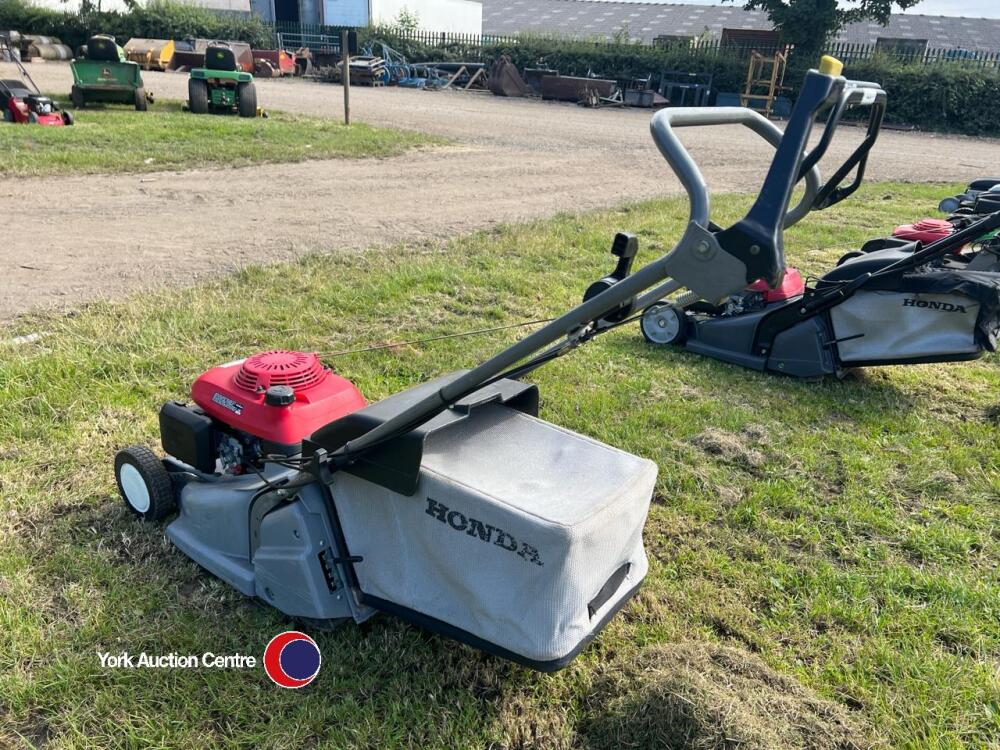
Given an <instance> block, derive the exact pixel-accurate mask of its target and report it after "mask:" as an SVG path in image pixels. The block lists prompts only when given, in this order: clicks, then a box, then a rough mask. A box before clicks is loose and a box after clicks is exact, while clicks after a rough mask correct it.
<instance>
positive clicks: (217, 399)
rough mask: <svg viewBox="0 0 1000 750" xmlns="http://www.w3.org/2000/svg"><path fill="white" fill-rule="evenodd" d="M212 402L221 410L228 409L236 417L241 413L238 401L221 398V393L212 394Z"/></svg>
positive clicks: (241, 408) (240, 405)
mask: <svg viewBox="0 0 1000 750" xmlns="http://www.w3.org/2000/svg"><path fill="white" fill-rule="evenodd" d="M212 402H213V403H216V404H218V405H219V406H221V407H222V408H223V409H229V411H231V412H232V413H233V414H235V415H236V416H239V415H240V414H242V413H243V404H241V403H239V402H238V401H233V400H232V399H231V398H228V397H226V396H223V395H222V394H221V393H213V394H212Z"/></svg>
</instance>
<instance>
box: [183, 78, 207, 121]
mask: <svg viewBox="0 0 1000 750" xmlns="http://www.w3.org/2000/svg"><path fill="white" fill-rule="evenodd" d="M188 107H189V108H190V109H191V112H193V113H194V114H196V115H205V114H208V84H207V83H206V82H205V81H203V80H201V79H200V78H192V79H191V80H189V81H188Z"/></svg>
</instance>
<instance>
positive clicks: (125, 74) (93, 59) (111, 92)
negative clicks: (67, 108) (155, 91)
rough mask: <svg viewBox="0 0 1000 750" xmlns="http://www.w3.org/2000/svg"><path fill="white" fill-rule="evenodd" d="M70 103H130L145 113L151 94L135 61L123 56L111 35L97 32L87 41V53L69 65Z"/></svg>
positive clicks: (82, 106) (81, 107)
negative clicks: (70, 76) (71, 84)
mask: <svg viewBox="0 0 1000 750" xmlns="http://www.w3.org/2000/svg"><path fill="white" fill-rule="evenodd" d="M70 67H71V68H72V70H73V88H72V89H71V90H70V95H69V96H70V99H71V100H72V102H73V106H74V107H76V108H77V109H83V108H84V107H85V106H86V105H87V104H93V103H95V102H101V103H108V104H131V105H133V106H134V107H135V108H136V110H138V111H139V112H145V111H146V107H147V105H148V103H149V102H151V101H152V100H153V97H152V95H149V94H147V93H146V88H145V87H144V86H143V84H142V75H141V74H140V72H139V65H138V63H134V62H129V61H128V60H126V59H125V52H124V50H122V48H121V47H119V46H118V43H117V42H116V41H115V38H114V37H113V36H108V35H107V34H98V35H96V36H92V37H91V38H90V39H89V40H88V41H87V47H86V54H85V55H84V56H83V57H82V58H80V57H78V58H75V59H74V60H73V62H72V63H71V64H70Z"/></svg>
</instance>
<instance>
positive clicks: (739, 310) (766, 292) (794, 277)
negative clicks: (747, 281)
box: [723, 267, 806, 316]
mask: <svg viewBox="0 0 1000 750" xmlns="http://www.w3.org/2000/svg"><path fill="white" fill-rule="evenodd" d="M805 292H806V283H805V281H804V280H803V279H802V274H801V273H799V269H797V268H791V267H789V268H786V269H785V276H784V278H782V280H781V285H780V286H779V287H777V288H776V289H771V288H770V287H768V285H767V282H765V281H764V280H763V279H760V280H758V281H755V282H754V283H752V284H751V285H750V286H748V287H747V288H746V290H745V291H744V292H742V293H740V294H734V295H733V296H732V297H730V298H729V300H728V302H726V305H725V312H724V313H723V315H727V316H728V315H743V314H744V313H748V312H754V311H755V310H763V309H764V308H765V307H767V306H768V305H770V304H772V303H774V302H784V301H785V300H789V299H792V298H793V297H801V296H802V295H803V294H805Z"/></svg>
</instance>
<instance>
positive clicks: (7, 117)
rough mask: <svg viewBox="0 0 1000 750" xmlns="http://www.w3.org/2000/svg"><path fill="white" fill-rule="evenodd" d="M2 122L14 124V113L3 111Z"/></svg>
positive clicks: (7, 110)
mask: <svg viewBox="0 0 1000 750" xmlns="http://www.w3.org/2000/svg"><path fill="white" fill-rule="evenodd" d="M3 121H4V122H14V113H13V112H11V111H10V110H9V109H5V110H4V111H3Z"/></svg>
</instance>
